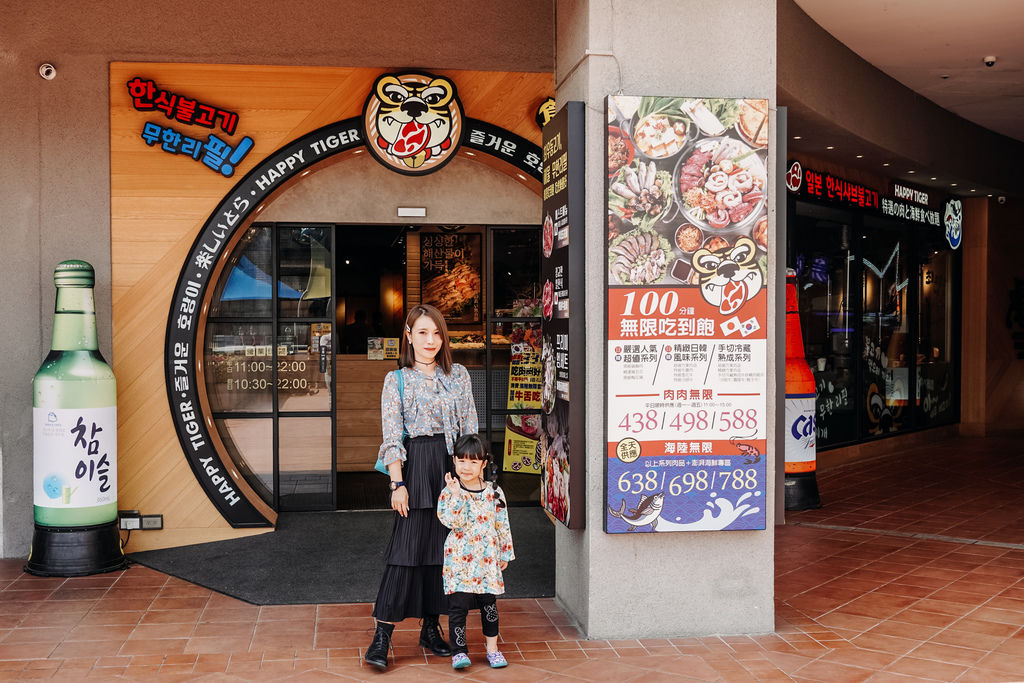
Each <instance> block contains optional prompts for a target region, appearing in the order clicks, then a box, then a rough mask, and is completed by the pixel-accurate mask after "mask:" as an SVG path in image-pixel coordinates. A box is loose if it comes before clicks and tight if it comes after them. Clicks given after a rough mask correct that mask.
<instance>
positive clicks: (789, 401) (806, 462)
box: [786, 394, 817, 473]
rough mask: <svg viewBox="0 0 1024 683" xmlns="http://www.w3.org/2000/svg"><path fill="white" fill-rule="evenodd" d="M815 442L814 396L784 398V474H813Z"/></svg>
mask: <svg viewBox="0 0 1024 683" xmlns="http://www.w3.org/2000/svg"><path fill="white" fill-rule="evenodd" d="M816 443H817V440H816V438H815V431H814V395H813V394H812V395H811V396H804V395H799V396H797V397H792V398H791V397H790V396H788V395H787V396H786V472H789V473H793V472H813V471H814V469H815V468H814V466H815V458H816V448H815V445H816Z"/></svg>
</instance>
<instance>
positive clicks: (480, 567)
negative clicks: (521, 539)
mask: <svg viewBox="0 0 1024 683" xmlns="http://www.w3.org/2000/svg"><path fill="white" fill-rule="evenodd" d="M460 485H461V484H460ZM437 517H438V519H440V520H441V523H442V524H444V525H445V526H446V527H448V528H449V529H451V532H449V534H448V538H447V539H446V540H445V542H444V566H443V567H442V570H441V575H442V576H443V577H444V592H445V593H447V594H449V595H450V594H452V593H493V594H494V595H500V594H501V593H504V592H505V581H504V580H503V579H502V577H501V568H500V567H499V566H498V565H499V563H500V562H510V561H511V560H514V559H515V552H514V551H513V549H512V530H511V528H509V524H508V506H507V505H506V503H505V494H504V492H502V490H501V488H499V487H498V486H497V485H496V484H488V485H487V486H485V487H484V488H483V490H481V491H471V490H469V489H467V488H465V487H462V491H461V495H460V496H459V497H458V498H455V496H454V495H453V494H452V492H451V490H450V489H448V488H447V487H445V489H444V490H443V491H442V492H441V497H440V498H439V499H438V501H437Z"/></svg>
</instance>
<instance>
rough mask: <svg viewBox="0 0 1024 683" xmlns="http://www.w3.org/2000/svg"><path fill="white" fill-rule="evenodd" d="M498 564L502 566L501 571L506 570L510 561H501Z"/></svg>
mask: <svg viewBox="0 0 1024 683" xmlns="http://www.w3.org/2000/svg"><path fill="white" fill-rule="evenodd" d="M498 566H499V567H500V568H501V571H505V570H506V569H508V562H499V563H498Z"/></svg>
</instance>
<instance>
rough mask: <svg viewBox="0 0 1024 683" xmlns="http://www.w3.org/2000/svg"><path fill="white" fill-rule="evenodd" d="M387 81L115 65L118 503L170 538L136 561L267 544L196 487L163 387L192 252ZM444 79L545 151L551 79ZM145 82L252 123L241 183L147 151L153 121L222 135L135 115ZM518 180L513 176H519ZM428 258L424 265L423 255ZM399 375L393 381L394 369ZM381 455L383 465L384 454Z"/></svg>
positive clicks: (348, 75) (367, 71) (361, 75)
mask: <svg viewBox="0 0 1024 683" xmlns="http://www.w3.org/2000/svg"><path fill="white" fill-rule="evenodd" d="M387 70H390V68H389V67H387V66H384V67H382V68H372V69H371V68H329V67H311V68H305V67H286V66H251V65H208V64H170V63H125V62H114V63H111V65H110V206H111V224H110V231H111V260H112V263H111V269H112V272H111V282H112V285H111V292H112V298H113V328H114V329H113V332H114V335H113V336H114V338H113V347H114V348H113V366H114V371H115V373H116V375H117V379H118V429H119V440H118V446H119V453H118V476H119V490H118V498H119V504H120V506H121V507H122V508H134V509H139V510H141V511H142V512H144V513H161V514H163V515H164V527H165V528H164V530H162V531H147V532H137V533H135V534H133V535H132V536H131V539H130V543H129V545H128V547H127V550H129V551H136V550H144V549H149V548H159V547H169V546H174V545H181V544H185V543H197V542H204V541H213V540H220V539H226V538H235V537H240V536H246V535H251V534H253V533H262V531H259V530H255V531H254V530H239V529H231V528H230V527H229V525H228V524H227V523H226V522H225V521H224V520H223V519H222V518H221V517H220V515H219V514H218V513H217V511H216V510H215V508H214V507H213V505H212V504H211V503H210V502H209V500H208V499H207V497H206V495H205V493H203V491H202V489H201V488H200V485H199V483H198V482H197V481H196V480H195V478H194V476H193V475H192V472H191V470H190V468H189V467H188V464H187V461H186V460H185V456H184V455H183V454H182V452H181V448H180V446H179V444H178V440H177V437H176V435H175V433H174V430H173V426H172V422H171V418H170V411H169V407H168V405H167V398H166V388H165V386H164V380H163V362H164V355H163V354H164V335H165V328H166V324H167V317H168V311H169V307H170V300H171V295H172V290H173V287H174V283H175V281H176V279H177V276H178V273H179V270H180V268H181V265H182V260H183V259H184V258H185V256H186V254H187V252H188V248H189V246H190V245H191V243H192V242H193V240H194V239H195V236H196V234H198V231H199V230H200V228H201V226H202V224H203V222H204V221H205V220H206V219H207V217H208V216H209V214H210V213H211V212H212V211H213V209H214V207H215V206H216V204H217V202H218V201H219V200H220V199H221V198H222V197H223V196H224V195H225V194H227V192H228V191H229V190H230V188H231V187H232V185H234V183H235V182H236V181H237V180H238V179H239V178H241V177H242V176H243V175H244V174H245V173H246V172H247V171H249V170H250V169H251V168H252V167H253V166H254V165H255V164H256V163H257V162H258V161H259V160H261V159H263V158H265V157H266V156H268V155H269V154H270V153H272V152H273V151H274V150H276V149H278V148H279V147H281V146H282V145H284V144H285V143H287V142H289V141H291V140H293V139H295V138H297V137H299V136H301V135H303V134H305V133H307V132H309V131H312V130H314V129H316V128H318V127H320V126H323V125H326V124H328V123H330V122H332V121H336V120H339V119H344V118H349V117H352V116H357V115H359V113H360V110H361V108H362V105H363V101H364V100H365V97H366V94H367V92H368V91H369V88H370V86H371V85H372V83H373V80H374V79H375V78H376V77H377V76H378V75H379V74H380V73H381V72H383V71H387ZM438 73H440V74H443V75H446V76H449V77H450V78H452V79H453V80H454V81H455V83H456V84H457V87H458V89H459V93H460V96H461V98H462V101H463V104H464V107H465V111H466V115H467V116H469V117H472V118H477V119H482V120H485V121H488V122H491V123H493V124H496V125H499V126H501V127H503V128H506V129H509V130H511V131H513V132H515V133H517V134H518V135H520V136H522V137H524V138H526V139H528V140H531V141H533V142H535V143H537V144H540V131H539V130H538V129H537V127H536V125H535V123H534V121H533V112H534V110H535V108H536V106H537V104H539V103H540V101H541V100H542V99H543V98H544V97H545V96H547V95H549V94H552V93H553V91H554V83H553V78H552V75H551V74H550V73H548V74H544V73H508V72H469V71H439V72H438ZM135 76H140V77H143V78H151V79H153V80H154V81H155V82H156V84H157V87H159V88H162V89H165V90H167V91H170V92H174V93H179V94H184V95H186V96H188V97H192V98H196V99H198V100H200V101H204V102H209V103H211V104H215V105H217V106H220V107H223V108H225V109H229V110H231V111H235V112H237V113H238V114H239V126H238V131H237V132H236V134H235V137H234V138H232V139H234V140H237V139H240V136H241V135H248V136H249V137H251V138H252V139H253V140H254V142H255V144H254V147H253V149H252V151H250V153H249V154H248V156H247V157H246V159H245V160H244V161H243V162H242V163H241V164H239V166H238V168H237V169H236V175H235V177H234V178H224V177H223V176H221V175H220V174H219V173H216V172H214V171H212V170H210V169H209V168H207V167H206V166H204V165H203V164H201V163H200V162H197V161H194V160H192V159H190V158H188V157H184V156H180V155H179V156H176V155H172V154H169V153H166V152H164V151H162V150H161V149H160V148H159V146H154V147H147V146H146V144H145V142H144V141H143V140H142V139H141V137H140V133H141V131H142V127H143V124H144V123H145V122H146V121H153V122H156V123H159V124H161V125H171V126H174V127H175V128H176V129H177V130H180V131H183V132H184V131H187V132H188V133H190V134H192V135H194V136H195V137H200V138H205V136H206V134H208V133H209V132H211V131H209V130H208V129H205V128H201V127H196V126H187V125H184V124H177V123H173V122H171V121H169V120H168V119H167V118H165V117H164V115H163V112H161V111H159V110H157V111H155V112H139V111H136V110H135V109H134V108H133V107H132V106H131V101H130V99H129V97H128V93H127V89H126V87H125V84H126V82H127V81H129V80H130V79H132V78H134V77H135ZM505 170H506V172H508V173H509V174H510V175H513V176H514V173H515V172H514V170H512V169H511V168H509V169H505ZM410 242H412V240H410ZM416 245H417V249H416V252H417V253H418V242H417V243H416ZM225 254H226V252H225ZM387 365H388V367H387V368H385V371H386V370H387V369H390V367H391V366H390V364H387ZM382 380H383V374H381V375H380V377H379V378H368V379H367V380H360V381H367V382H371V381H372V382H378V383H377V387H378V388H377V389H376V396H375V397H374V404H375V405H376V404H377V402H378V401H379V400H380V393H379V391H380V390H379V386H380V384H379V381H382ZM353 390H356V389H355V387H354V388H353ZM361 390H362V391H365V390H366V389H365V388H362V389H361ZM376 429H377V430H378V432H377V434H376V436H375V437H374V438H375V439H379V423H378V424H377V427H376ZM352 438H353V439H354V441H353V442H352V444H351V446H352V452H351V455H346V456H345V457H344V459H351V458H356V459H359V461H360V463H361V462H362V461H363V460H364V459H365V458H367V457H369V456H368V453H369V449H370V446H369V445H368V444H367V443H366V442H365V439H369V438H370V437H369V436H359V437H357V436H352ZM361 440H363V441H361ZM345 445H346V446H348V445H349V444H347V443H346V444H345ZM360 449H365V452H364V450H360ZM373 451H374V452H373V455H374V457H375V455H376V447H375V446H374V447H373ZM345 452H347V451H345V450H342V451H340V452H339V454H341V453H345ZM344 459H343V460H344ZM371 462H372V460H371ZM364 467H365V465H362V464H360V466H359V468H360V469H362V468H364Z"/></svg>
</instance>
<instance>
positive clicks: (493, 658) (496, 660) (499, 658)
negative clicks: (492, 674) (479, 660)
mask: <svg viewBox="0 0 1024 683" xmlns="http://www.w3.org/2000/svg"><path fill="white" fill-rule="evenodd" d="M487 661H488V662H489V663H490V665H491V668H492V669H500V668H501V667H503V666H508V662H506V661H505V655H503V654H501V653H500V652H497V651H495V652H488V653H487Z"/></svg>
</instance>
